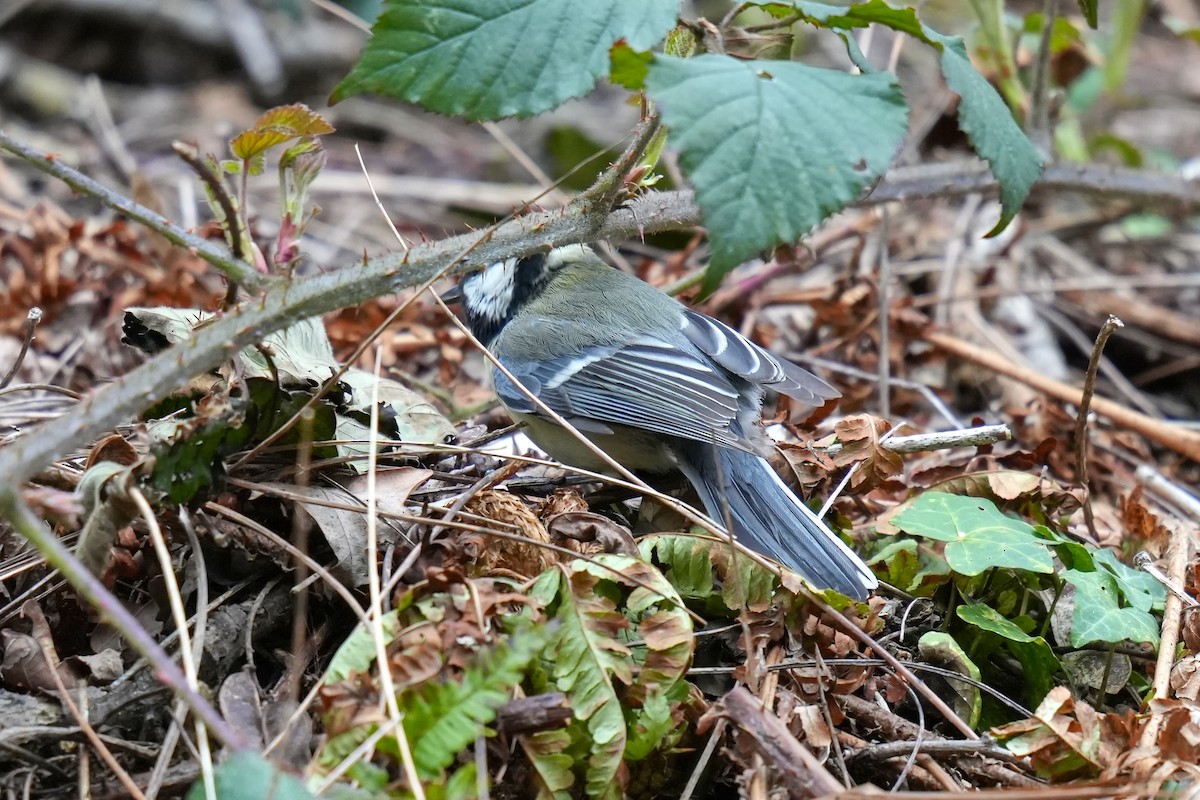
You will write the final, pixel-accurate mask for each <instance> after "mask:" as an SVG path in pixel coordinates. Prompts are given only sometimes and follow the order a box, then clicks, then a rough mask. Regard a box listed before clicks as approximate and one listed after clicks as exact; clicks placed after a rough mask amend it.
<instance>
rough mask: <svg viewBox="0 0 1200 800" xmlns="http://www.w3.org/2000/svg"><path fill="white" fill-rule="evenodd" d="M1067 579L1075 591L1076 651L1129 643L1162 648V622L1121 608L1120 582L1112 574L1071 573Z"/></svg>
mask: <svg viewBox="0 0 1200 800" xmlns="http://www.w3.org/2000/svg"><path fill="white" fill-rule="evenodd" d="M1063 578H1064V579H1065V580H1066V581H1067V582H1068V583H1070V584H1071V585H1072V586H1074V587H1075V611H1074V613H1073V614H1072V615H1071V645H1072V646H1073V647H1083V646H1084V645H1086V644H1091V643H1093V642H1107V643H1109V644H1117V643H1120V642H1124V641H1126V640H1129V641H1132V642H1148V643H1150V644H1152V645H1154V646H1155V647H1158V622H1157V621H1156V620H1155V619H1154V617H1153V616H1152V615H1151V614H1150V613H1148V612H1146V611H1142V610H1141V609H1138V608H1134V607H1132V606H1125V607H1121V606H1120V604H1119V603H1118V601H1117V598H1118V594H1119V592H1118V590H1117V579H1116V578H1115V577H1114V576H1113V575H1112V574H1111V573H1109V572H1106V571H1104V570H1096V571H1095V572H1083V571H1081V570H1077V569H1071V570H1067V571H1066V572H1064V573H1063Z"/></svg>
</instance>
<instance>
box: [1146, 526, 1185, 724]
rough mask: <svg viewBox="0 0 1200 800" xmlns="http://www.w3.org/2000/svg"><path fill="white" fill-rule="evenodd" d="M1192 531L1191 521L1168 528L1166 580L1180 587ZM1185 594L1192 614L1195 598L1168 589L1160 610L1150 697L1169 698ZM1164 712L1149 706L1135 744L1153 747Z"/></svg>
mask: <svg viewBox="0 0 1200 800" xmlns="http://www.w3.org/2000/svg"><path fill="white" fill-rule="evenodd" d="M1195 533H1196V525H1195V524H1194V523H1192V522H1177V523H1176V524H1175V525H1174V526H1172V530H1171V547H1170V550H1169V553H1170V556H1171V560H1170V566H1169V567H1168V569H1169V570H1170V573H1171V574H1170V583H1172V584H1174V585H1176V586H1182V585H1183V583H1184V581H1185V580H1186V578H1187V570H1188V564H1190V563H1191V560H1192V552H1193V550H1194V548H1195V542H1194V541H1193V537H1194V536H1195ZM1184 597H1188V599H1189V600H1191V606H1190V607H1189V608H1188V609H1187V610H1188V611H1190V612H1192V613H1196V601H1195V600H1194V599H1192V598H1190V597H1189V596H1188V595H1186V594H1180V593H1176V592H1170V593H1168V594H1167V603H1166V607H1165V608H1164V609H1163V622H1162V632H1161V634H1160V636H1159V640H1158V660H1157V661H1156V662H1155V664H1154V682H1153V686H1154V697H1156V698H1159V699H1163V700H1169V699H1170V697H1171V670H1172V669H1173V668H1174V666H1175V656H1176V650H1177V649H1178V644H1179V635H1180V628H1181V625H1182V623H1183V614H1184V607H1183V605H1184V604H1183V598H1184ZM1164 718H1165V713H1164V712H1163V711H1162V710H1161V709H1160V710H1157V711H1156V710H1154V708H1153V706H1152V707H1151V713H1150V719H1149V720H1148V721H1147V723H1146V727H1145V728H1144V729H1143V730H1142V735H1141V738H1140V739H1139V742H1138V746H1139V747H1153V746H1154V744H1155V742H1156V741H1157V740H1158V733H1159V731H1160V730H1161V729H1162V724H1163V720H1164Z"/></svg>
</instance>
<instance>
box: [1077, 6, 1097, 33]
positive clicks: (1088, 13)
mask: <svg viewBox="0 0 1200 800" xmlns="http://www.w3.org/2000/svg"><path fill="white" fill-rule="evenodd" d="M1077 1H1078V3H1079V13H1081V14H1083V18H1084V19H1086V20H1087V24H1088V27H1089V28H1091V29H1092V30H1095V29H1096V25H1097V24H1098V16H1097V14H1098V12H1099V10H1100V0H1077Z"/></svg>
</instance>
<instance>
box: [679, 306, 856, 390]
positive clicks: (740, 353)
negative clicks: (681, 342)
mask: <svg viewBox="0 0 1200 800" xmlns="http://www.w3.org/2000/svg"><path fill="white" fill-rule="evenodd" d="M682 330H683V335H684V336H686V337H687V339H688V341H690V342H691V343H692V344H694V345H695V346H696V347H698V348H700V350H702V351H703V352H704V353H705V355H707V356H708V357H709V358H711V359H712V360H713V361H715V362H716V363H718V364H720V365H721V366H722V367H724V368H725V369H727V370H729V371H730V372H732V373H733V374H734V375H737V376H738V377H740V378H742V379H744V380H746V381H749V382H750V383H756V384H759V385H760V386H765V387H766V388H768V389H770V390H772V391H775V392H779V393H780V394H786V395H787V396H788V397H791V398H793V399H795V400H799V401H800V402H802V403H806V404H808V405H813V406H819V405H824V403H825V401H826V400H830V399H832V398H834V397H840V396H841V392H839V391H838V390H837V389H835V388H833V387H832V386H830V385H829V384H828V383H826V382H825V381H823V380H821V379H820V378H818V377H817V376H816V375H813V374H812V373H811V372H809V371H808V370H806V369H804V368H803V367H800V366H798V365H796V364H793V363H792V362H791V361H788V360H787V359H786V358H779V357H778V356H776V355H773V354H772V353H770V352H768V351H766V350H764V349H763V348H761V347H759V346H758V345H756V344H755V343H754V342H752V341H750V340H749V339H747V338H746V337H745V336H742V335H741V334H740V333H738V332H737V331H735V330H734V329H733V328H731V327H729V326H728V325H725V324H723V323H720V322H717V321H716V320H715V319H713V318H712V317H708V316H705V315H704V314H701V313H699V312H697V311H691V310H688V311H685V312H684V314H683V322H682Z"/></svg>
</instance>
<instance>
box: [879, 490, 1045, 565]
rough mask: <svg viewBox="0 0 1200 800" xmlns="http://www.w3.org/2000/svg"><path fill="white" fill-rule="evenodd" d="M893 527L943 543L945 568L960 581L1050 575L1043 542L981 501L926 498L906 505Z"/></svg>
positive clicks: (951, 496)
mask: <svg viewBox="0 0 1200 800" xmlns="http://www.w3.org/2000/svg"><path fill="white" fill-rule="evenodd" d="M892 523H893V524H894V525H895V526H896V527H897V528H900V529H901V530H904V531H907V532H908V533H911V534H914V535H916V536H924V537H926V538H928V539H935V540H937V541H941V542H946V543H947V544H946V562H947V563H948V564H949V565H950V568H951V569H952V570H954V571H955V572H957V573H959V574H960V575H967V576H974V575H979V574H981V573H982V572H984V571H985V570H987V569H990V568H992V567H1008V568H1012V569H1024V570H1028V571H1030V572H1042V573H1052V572H1054V559H1053V557H1052V556H1051V555H1050V550H1049V549H1048V547H1047V542H1046V541H1045V540H1042V539H1039V538H1038V537H1037V535H1036V534H1035V532H1034V528H1033V526H1032V525H1030V524H1029V523H1027V522H1024V521H1022V520H1019V519H1015V518H1013V517H1009V516H1006V515H1004V514H1002V513H1001V512H1000V510H999V509H998V508H996V506H995V504H993V503H992V502H991V501H990V500H987V499H985V498H981V497H963V496H960V495H955V494H946V493H944V492H926V493H924V494H922V495H920V496H918V497H917V498H915V499H914V500H912V501H910V502H909V503H907V504H906V505H905V506H904V507H903V509H902V510H901V511H900V513H898V514H896V515H895V516H894V517H893V518H892Z"/></svg>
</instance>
